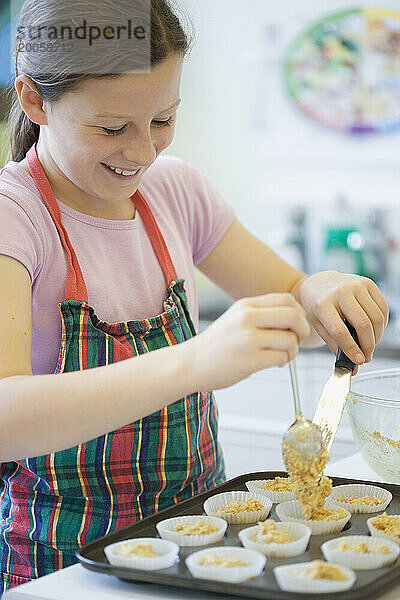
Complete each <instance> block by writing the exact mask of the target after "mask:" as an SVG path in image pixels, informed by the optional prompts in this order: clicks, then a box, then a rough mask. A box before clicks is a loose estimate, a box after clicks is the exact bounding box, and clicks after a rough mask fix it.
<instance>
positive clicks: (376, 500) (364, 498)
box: [332, 496, 385, 506]
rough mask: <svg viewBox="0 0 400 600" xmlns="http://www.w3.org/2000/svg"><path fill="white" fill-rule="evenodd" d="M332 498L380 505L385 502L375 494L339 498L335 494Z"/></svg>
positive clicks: (350, 502)
mask: <svg viewBox="0 0 400 600" xmlns="http://www.w3.org/2000/svg"><path fill="white" fill-rule="evenodd" d="M332 500H337V501H338V502H348V503H349V504H356V503H357V504H365V505H366V506H379V504H383V503H384V502H385V500H384V499H383V498H376V497H375V496H359V497H358V496H351V497H350V498H339V497H336V496H335V497H332Z"/></svg>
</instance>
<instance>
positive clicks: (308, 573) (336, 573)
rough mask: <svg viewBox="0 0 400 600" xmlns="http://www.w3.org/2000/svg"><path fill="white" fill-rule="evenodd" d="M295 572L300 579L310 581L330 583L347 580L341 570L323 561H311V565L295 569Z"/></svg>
mask: <svg viewBox="0 0 400 600" xmlns="http://www.w3.org/2000/svg"><path fill="white" fill-rule="evenodd" d="M295 572H296V573H297V574H298V575H301V576H302V577H309V578H310V579H330V580H331V581H347V580H348V577H347V576H346V575H345V574H344V573H343V571H342V569H340V568H339V567H336V566H335V565H331V564H329V563H327V562H325V561H323V560H313V561H312V563H311V565H309V566H308V567H306V568H305V569H296V571H295Z"/></svg>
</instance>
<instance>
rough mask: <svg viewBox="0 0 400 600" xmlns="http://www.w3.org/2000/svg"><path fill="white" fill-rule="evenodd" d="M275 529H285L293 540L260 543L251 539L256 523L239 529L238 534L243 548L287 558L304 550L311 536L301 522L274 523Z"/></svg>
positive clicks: (270, 555)
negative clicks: (284, 542) (282, 542)
mask: <svg viewBox="0 0 400 600" xmlns="http://www.w3.org/2000/svg"><path fill="white" fill-rule="evenodd" d="M276 528H277V530H278V531H279V530H285V531H287V532H288V534H289V535H290V537H291V538H293V542H288V543H286V544H277V543H275V542H271V543H269V544H260V543H259V542H255V541H254V540H253V537H254V534H255V533H256V532H257V529H258V525H255V526H254V527H247V528H246V529H242V530H241V531H239V533H238V536H239V539H240V541H241V542H242V544H243V546H244V547H245V548H250V550H257V551H258V552H261V553H262V554H265V556H269V557H271V558H272V557H274V558H287V557H289V556H298V555H299V554H303V553H304V552H305V551H306V548H307V545H308V541H309V539H310V536H311V529H310V528H309V527H307V526H306V525H302V524H301V523H293V522H287V523H276Z"/></svg>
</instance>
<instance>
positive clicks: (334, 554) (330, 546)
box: [321, 535, 400, 571]
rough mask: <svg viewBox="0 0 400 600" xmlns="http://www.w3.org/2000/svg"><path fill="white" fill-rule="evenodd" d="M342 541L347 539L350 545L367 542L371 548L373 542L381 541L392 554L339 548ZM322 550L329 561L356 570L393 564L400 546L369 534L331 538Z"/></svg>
mask: <svg viewBox="0 0 400 600" xmlns="http://www.w3.org/2000/svg"><path fill="white" fill-rule="evenodd" d="M342 541H346V542H347V543H348V544H350V546H357V545H358V544H360V543H361V542H364V543H365V544H367V546H368V548H371V546H372V545H373V544H376V543H380V544H382V545H384V546H386V547H387V549H388V550H389V551H390V554H382V553H381V552H371V553H364V552H352V551H348V550H339V549H338V546H339V545H340V543H341V542H342ZM321 551H322V554H323V555H324V557H325V558H326V560H327V561H329V562H333V563H339V564H340V565H344V566H345V567H349V568H350V569H356V570H360V571H361V570H366V569H380V568H381V567H386V566H387V565H391V564H392V563H394V561H395V560H397V557H398V556H399V552H400V548H399V546H398V545H397V544H395V543H394V542H391V541H390V540H379V542H378V539H377V538H374V537H371V536H369V535H349V536H344V537H340V538H336V539H334V540H329V541H328V542H325V543H324V544H322V546H321Z"/></svg>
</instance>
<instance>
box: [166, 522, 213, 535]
mask: <svg viewBox="0 0 400 600" xmlns="http://www.w3.org/2000/svg"><path fill="white" fill-rule="evenodd" d="M175 531H176V532H177V533H180V534H181V535H209V534H210V533H214V532H215V531H218V527H215V525H211V523H207V522H206V521H196V522H193V523H180V524H179V525H177V526H176V527H175Z"/></svg>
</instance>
